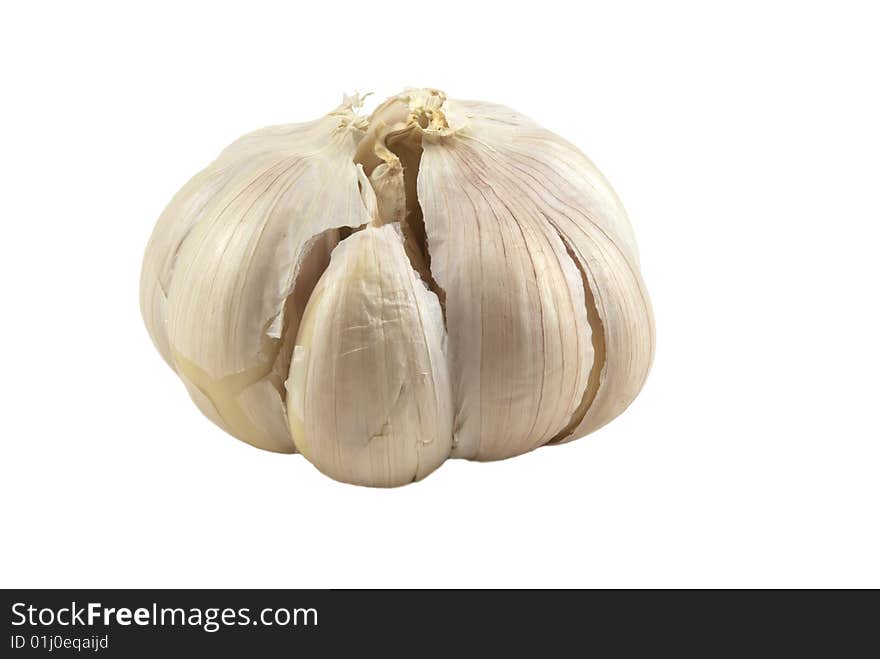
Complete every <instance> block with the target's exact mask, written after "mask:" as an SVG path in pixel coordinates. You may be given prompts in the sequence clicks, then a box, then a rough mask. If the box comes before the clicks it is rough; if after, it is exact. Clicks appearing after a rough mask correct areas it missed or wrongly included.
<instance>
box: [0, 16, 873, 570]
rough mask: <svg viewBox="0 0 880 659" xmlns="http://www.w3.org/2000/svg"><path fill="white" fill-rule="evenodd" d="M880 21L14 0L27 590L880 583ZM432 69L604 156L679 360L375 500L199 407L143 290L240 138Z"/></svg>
mask: <svg viewBox="0 0 880 659" xmlns="http://www.w3.org/2000/svg"><path fill="white" fill-rule="evenodd" d="M298 4H299V5H300V6H297V5H298ZM870 8H871V3H861V4H857V3H847V2H828V3H824V5H823V4H822V3H803V2H797V3H791V4H785V3H778V2H758V3H731V4H729V5H728V8H727V9H724V8H721V7H720V3H701V2H693V3H679V2H673V3H648V2H645V3H626V2H613V3H612V2H602V3H597V4H592V3H590V4H585V3H577V2H551V1H549V0H542V1H541V2H537V3H534V4H532V3H517V2H513V1H512V0H509V1H508V2H504V3H491V2H476V1H473V0H472V1H469V2H453V1H451V0H446V1H444V2H441V3H427V2H422V3H416V2H394V1H392V0H382V2H377V3H375V4H370V3H369V2H368V1H367V0H361V1H359V2H357V3H353V2H349V3H344V2H340V1H339V0H337V1H335V2H314V3H311V2H310V3H295V2H279V3H271V4H270V3H262V2H240V3H237V4H236V5H234V6H233V5H223V4H218V3H216V2H211V3H204V4H194V3H183V2H174V3H169V4H167V5H165V4H161V3H156V2H151V3H142V4H141V5H140V7H135V6H134V5H133V4H132V5H129V4H128V3H106V4H96V3H84V2H77V3H60V2H59V3H57V4H46V3H40V2H34V3H15V4H13V3H7V4H5V5H3V9H0V14H2V15H0V66H2V78H0V85H2V94H3V100H2V105H0V117H2V122H0V131H2V145H0V167H2V172H0V174H2V177H0V180H2V194H0V221H2V227H3V232H2V234H0V235H2V239H0V274H2V278H0V281H2V305H3V309H4V310H5V311H4V312H3V314H2V315H3V322H2V324H0V332H2V378H0V383H2V384H0V386H2V401H3V404H2V426H0V436H2V458H0V511H2V520H0V522H2V541H0V559H2V560H0V585H2V586H5V587H13V586H18V587H28V586H43V587H48V586H95V587H97V586H107V587H123V586H152V587H162V586H168V587H175V586H178V587H185V586H186V587H189V586H193V587H194V586H216V587H221V586H252V587H300V586H302V587H341V586H352V587H360V586H697V587H704V586H734V587H739V586H771V587H773V586H874V587H877V586H880V560H878V556H880V532H878V518H880V515H878V502H880V482H878V468H880V446H878V440H880V429H878V420H877V419H878V392H880V386H878V377H877V373H878V368H880V363H878V362H880V359H878V347H877V346H878V341H880V336H878V330H880V327H878V312H877V306H878V293H877V288H878V283H880V277H878V265H877V253H878V237H880V231H878V221H880V155H878V154H880V128H878V125H880V84H878V75H880V74H878V63H880V46H878V43H880V40H878V36H877V31H878V16H877V15H876V14H874V13H872V11H871V9H870ZM406 86H434V87H439V88H441V89H444V90H445V91H447V92H448V93H449V94H450V95H451V96H453V97H458V98H476V99H482V100H489V101H494V102H499V103H503V104H506V105H509V106H511V107H514V108H516V109H518V110H519V111H521V112H523V113H525V114H527V115H530V116H532V117H533V118H535V119H536V120H538V121H539V122H541V123H543V124H544V125H545V126H546V127H548V128H550V129H551V130H554V131H556V132H558V133H560V134H562V135H563V136H565V137H566V138H568V139H569V140H571V141H572V142H574V143H575V144H578V145H579V146H580V147H581V148H582V149H583V150H584V151H585V152H586V153H588V154H589V155H590V157H591V158H592V159H593V160H594V161H595V162H596V163H597V164H598V165H599V167H600V168H601V169H602V170H603V171H604V172H605V174H606V175H607V176H608V177H609V179H610V180H611V182H612V183H613V185H614V186H615V187H616V189H617V191H618V192H619V194H620V196H621V198H622V199H623V201H624V203H625V204H626V206H627V208H628V210H629V213H630V216H631V218H632V222H633V224H634V227H635V230H636V234H637V237H638V239H639V244H640V248H641V253H642V267H643V274H644V277H645V280H646V282H647V285H648V288H649V291H650V293H651V295H652V299H653V303H654V306H655V312H656V320H657V330H658V334H657V356H656V360H655V363H654V368H653V371H652V373H651V376H650V378H649V380H648V383H647V385H646V387H645V389H644V391H643V392H642V394H641V396H640V397H639V398H638V399H637V401H636V402H635V403H634V404H633V405H632V407H631V408H630V409H629V410H628V411H627V412H626V413H625V414H624V415H623V416H622V417H620V418H619V419H618V420H616V421H615V422H614V423H612V424H611V425H610V426H607V427H606V428H604V429H602V430H601V431H599V432H598V433H596V434H595V435H593V436H591V437H590V438H588V439H584V440H581V441H579V442H575V443H572V444H568V445H566V446H563V447H557V448H548V449H543V450H539V451H536V452H534V453H532V454H529V455H526V456H523V457H520V458H517V459H513V460H507V461H504V462H497V463H491V464H479V463H468V462H463V461H450V462H448V463H447V464H445V465H444V466H443V467H442V468H441V469H440V470H439V471H437V472H436V473H435V474H434V475H432V476H431V477H429V478H428V479H427V480H425V481H423V482H421V483H419V484H416V485H413V486H408V487H405V488H401V489H396V490H371V489H366V488H359V487H353V486H348V485H342V484H339V483H336V482H334V481H332V480H330V479H328V478H326V477H324V476H322V475H321V474H319V473H318V472H317V471H316V470H315V469H314V468H312V467H311V466H310V465H309V464H308V463H307V462H306V461H305V460H304V459H303V458H302V457H299V456H281V455H275V454H271V453H267V452H262V451H259V450H256V449H253V448H251V447H249V446H247V445H245V444H243V443H241V442H238V441H236V440H234V439H232V438H230V437H228V436H226V435H224V434H223V433H222V432H221V431H220V430H218V429H217V428H215V427H214V426H213V425H212V424H211V423H210V422H208V421H207V420H206V419H204V418H202V416H201V415H200V414H199V412H198V411H197V409H196V408H195V406H194V405H193V404H192V403H190V401H189V399H188V396H187V395H186V392H185V390H184V388H183V386H182V385H181V384H180V383H179V381H178V380H177V379H176V377H175V376H174V374H173V373H172V372H171V370H170V369H168V367H167V366H165V364H164V363H163V361H162V360H161V358H160V357H159V355H158V354H157V353H156V351H155V350H154V348H153V346H152V344H151V342H150V340H149V338H148V336H147V333H146V331H145V330H144V328H143V325H142V322H141V319H140V316H139V311H138V293H137V288H138V277H139V269H140V261H141V257H142V253H143V248H144V246H145V245H146V241H147V238H148V236H149V234H150V232H151V230H152V227H153V223H154V222H155V220H156V218H157V217H158V215H159V213H160V212H161V210H162V208H163V207H164V205H165V204H166V203H167V201H168V200H169V199H170V198H171V196H172V194H173V193H174V192H175V191H176V190H177V189H178V188H179V187H180V186H181V185H182V184H183V183H184V182H185V181H186V180H187V179H188V178H189V177H190V176H191V175H192V174H193V173H195V172H196V171H197V170H198V169H200V168H201V167H203V166H204V165H206V164H207V163H208V162H209V161H210V160H211V159H212V158H213V157H214V156H215V155H216V154H217V153H218V152H219V150H220V149H221V148H222V147H224V146H225V145H226V144H228V143H229V142H231V141H232V140H233V139H235V138H236V137H238V136H239V135H240V134H242V133H244V132H246V131H249V130H251V129H254V128H258V127H260V126H263V125H267V124H273V123H283V122H291V121H304V120H309V119H313V118H316V117H317V116H320V115H321V114H323V113H325V112H327V111H329V110H331V109H332V108H334V107H335V106H336V105H337V104H338V102H339V101H340V99H341V96H342V93H343V92H351V91H353V90H361V91H363V90H374V91H375V92H377V94H378V95H379V96H382V97H384V96H387V95H390V94H393V93H396V92H398V91H400V90H401V89H402V88H404V87H406Z"/></svg>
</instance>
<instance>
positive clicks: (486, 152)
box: [141, 89, 654, 486]
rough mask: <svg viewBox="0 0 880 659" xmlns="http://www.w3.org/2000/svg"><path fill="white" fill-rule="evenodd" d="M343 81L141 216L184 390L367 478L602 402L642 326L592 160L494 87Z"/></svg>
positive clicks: (589, 411) (638, 342)
mask: <svg viewBox="0 0 880 659" xmlns="http://www.w3.org/2000/svg"><path fill="white" fill-rule="evenodd" d="M358 102H359V99H346V102H345V103H344V104H343V105H342V106H340V108H337V110H335V111H334V112H332V113H330V114H329V115H327V116H326V117H324V118H323V119H320V120H318V121H314V122H310V123H308V124H296V125H290V126H280V127H274V128H268V129H264V130H261V131H257V132H255V133H252V134H250V135H247V136H245V137H243V138H241V139H240V140H238V141H236V142H235V143H233V145H231V146H230V147H228V148H227V149H226V150H225V151H224V152H223V153H222V154H221V155H220V157H219V158H218V159H217V160H216V161H215V162H214V163H212V164H211V165H209V167H208V168H206V169H205V170H204V171H203V172H201V173H200V174H198V175H197V176H196V177H195V178H193V180H192V181H190V182H189V183H188V184H187V185H186V186H184V188H183V189H182V190H181V191H180V192H179V193H178V195H177V196H176V197H175V198H174V199H173V200H172V202H171V203H170V204H169V206H168V208H167V209H166V211H165V212H164V213H163V215H162V217H161V218H160V220H159V223H158V224H157V227H156V229H155V231H154V233H153V237H152V238H151V240H150V244H149V246H148V248H147V253H146V256H145V260H144V268H143V273H142V280H141V308H142V312H143V315H144V319H145V321H146V324H147V328H148V330H149V331H150V334H151V336H152V337H153V341H154V343H155V344H156V346H157V348H158V349H159V351H160V352H161V353H162V355H163V357H164V358H165V360H166V361H167V362H168V363H169V364H170V365H171V366H172V367H173V368H174V369H175V370H176V371H177V372H178V374H179V375H180V376H181V378H182V379H183V380H184V382H185V384H186V386H187V388H188V390H189V391H190V394H191V396H192V398H193V400H194V401H195V402H196V403H197V405H198V406H199V407H200V409H202V411H203V412H204V413H205V414H206V415H207V416H208V417H209V418H211V419H212V420H213V421H214V422H215V423H217V424H218V425H220V426H221V427H223V428H224V429H226V430H227V431H228V432H230V433H231V434H233V435H235V436H236V437H239V438H240V439H243V440H244V441H247V442H249V443H252V444H254V445H255V446H259V447H261V448H266V449H270V450H274V451H281V452H294V451H296V450H299V451H300V452H302V453H303V455H304V456H305V457H306V458H307V459H309V460H310V461H311V462H313V463H314V464H315V465H316V466H317V467H318V468H319V469H321V471H323V472H324V473H327V474H328V475H330V476H332V477H333V478H336V479H338V480H342V481H346V482H351V483H357V484H362V485H373V486H394V485H401V484H404V483H408V482H411V481H413V480H418V479H420V478H422V477H424V476H425V475H427V474H428V473H430V472H431V471H433V470H434V469H436V468H437V467H438V466H439V465H440V464H442V462H443V461H444V460H445V459H446V458H447V457H462V458H468V459H476V460H495V459H502V458H507V457H511V456H515V455H518V454H521V453H524V452H527V451H530V450H533V449H535V448H537V447H539V446H542V445H546V444H550V443H559V442H565V441H569V440H571V439H575V438H577V437H580V436H583V435H585V434H587V433H589V432H592V431H593V430H595V429H597V428H599V427H600V426H602V425H604V424H605V423H607V422H608V421H610V420H611V419H613V418H614V417H615V416H617V415H618V414H620V413H621V412H622V411H623V410H624V409H625V408H626V407H627V406H628V405H629V403H630V402H631V401H632V400H633V399H634V398H635V396H636V395H637V394H638V392H639V390H640V389H641V387H642V385H643V383H644V381H645V378H646V376H647V373H648V370H649V369H650V365H651V361H652V358H653V349H654V326H653V317H652V313H651V307H650V303H649V301H648V296H647V293H646V290H645V287H644V283H643V282H642V279H641V275H640V273H639V260H638V253H637V248H636V244H635V238H634V235H633V232H632V228H631V226H630V223H629V220H628V219H627V216H626V213H625V211H624V209H623V207H622V205H621V203H620V201H619V199H618V198H617V196H616V195H615V193H614V192H613V190H612V189H611V187H610V185H608V183H607V181H606V180H605V179H604V177H603V176H602V175H601V174H600V173H599V171H598V170H597V169H596V168H595V166H594V165H593V164H592V163H591V162H590V161H589V160H588V159H587V158H586V156H584V155H583V154H582V153H580V151H578V150H577V149H576V148H575V147H574V146H572V145H571V144H570V143H568V142H566V141H565V140H563V139H561V138H559V137H558V136H556V135H554V134H553V133H550V132H549V131H547V130H544V129H542V128H541V127H540V126H538V125H537V124H535V123H534V122H533V121H532V120H530V119H527V118H525V117H523V116H522V115H520V114H518V113H516V112H514V111H512V110H510V109H508V108H505V107H502V106H498V105H493V104H489V103H483V102H474V101H455V100H452V99H448V98H447V97H446V96H445V94H443V93H442V92H439V91H437V90H432V89H420V90H409V91H406V92H404V93H402V94H400V95H398V96H395V97H392V98H390V99H389V100H387V101H386V102H384V103H383V104H381V105H380V106H379V107H378V108H377V110H376V111H375V112H374V113H373V114H372V115H371V116H370V117H369V118H363V117H360V116H358V115H357V113H356V109H357V106H358Z"/></svg>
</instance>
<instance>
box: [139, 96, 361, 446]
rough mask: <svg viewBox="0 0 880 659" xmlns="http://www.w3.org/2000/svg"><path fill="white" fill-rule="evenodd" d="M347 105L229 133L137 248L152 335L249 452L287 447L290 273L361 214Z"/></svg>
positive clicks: (300, 270)
mask: <svg viewBox="0 0 880 659" xmlns="http://www.w3.org/2000/svg"><path fill="white" fill-rule="evenodd" d="M355 104H356V101H348V102H347V103H346V104H344V105H343V106H341V107H340V108H339V109H337V110H336V111H334V112H332V113H330V114H329V115H327V116H326V117H324V118H323V119H320V120H318V121H314V122H310V123H307V124H294V125H288V126H275V127H271V128H267V129H263V130H260V131H256V132H255V133H251V134H249V135H246V136H244V137H242V138H241V139H239V140H237V141H236V142H235V143H233V144H232V145H230V146H229V147H228V148H227V149H226V150H224V151H223V152H222V153H221V154H220V156H219V157H218V159H217V160H216V161H215V162H214V163H212V164H211V165H209V166H208V168H207V169H206V170H205V171H204V172H203V173H202V174H200V175H198V176H197V177H196V178H195V179H194V180H193V181H192V182H191V183H190V184H189V185H188V186H187V187H186V188H184V190H183V191H182V192H181V193H180V194H179V195H178V197H176V198H175V200H174V201H172V204H171V205H170V206H169V208H168V209H167V210H166V212H165V214H164V215H163V218H162V219H161V220H160V224H159V226H157V229H156V231H155V232H154V239H153V240H151V243H150V245H149V247H148V249H147V255H146V257H145V264H144V269H143V274H142V291H143V293H142V308H144V309H145V313H144V316H145V318H146V319H147V327H148V329H149V330H150V333H151V335H152V336H153V340H154V342H155V343H156V344H157V346H158V347H159V349H160V351H161V352H163V356H165V358H166V361H170V362H171V363H172V365H173V366H174V367H175V369H176V370H177V372H178V374H179V375H180V376H181V377H182V378H183V379H184V380H185V381H186V382H187V384H188V388H189V389H191V390H192V389H193V388H195V389H197V390H198V391H199V392H200V398H207V400H208V401H210V403H211V405H212V407H213V408H214V409H215V410H216V415H214V416H215V418H216V417H219V418H220V419H221V421H222V424H221V425H222V427H223V428H224V429H226V430H227V431H228V432H230V433H231V434H233V435H235V436H236V437H238V438H239V439H242V440H244V441H246V442H249V443H251V444H254V445H255V446H258V447H260V448H265V449H268V450H273V451H280V452H292V451H294V446H293V443H292V441H291V439H290V433H289V430H288V428H287V424H286V418H285V416H286V415H285V411H284V401H283V397H284V391H283V379H284V377H286V374H285V376H280V375H279V374H278V368H277V366H276V361H277V360H278V359H279V356H280V355H282V354H283V353H284V347H285V339H286V338H287V342H288V343H289V342H290V341H292V338H288V337H287V336H286V330H287V333H288V334H289V327H287V328H286V327H285V320H287V321H288V323H287V324H288V325H289V324H290V323H291V321H293V320H295V319H297V318H298V316H297V315H296V314H285V307H286V305H287V304H288V302H289V298H290V297H291V295H292V294H293V293H294V291H295V288H296V285H297V281H298V278H299V277H301V276H302V277H304V278H306V279H308V278H309V277H311V278H312V281H316V280H317V276H318V275H319V274H320V270H321V269H322V266H321V264H320V263H317V264H312V265H306V266H304V262H307V261H308V260H309V255H310V250H311V249H312V248H313V247H314V243H315V241H316V240H329V241H330V242H331V243H332V244H335V242H337V241H338V236H334V235H333V231H334V230H336V229H338V228H340V227H357V226H361V225H363V224H365V223H366V222H369V221H370V220H371V219H372V214H371V213H370V211H369V210H368V209H367V208H366V206H365V204H364V199H363V197H362V195H361V186H359V180H360V178H361V176H362V175H361V174H359V170H358V167H357V166H356V165H355V164H354V162H353V156H354V153H355V150H356V148H357V143H358V141H359V140H360V138H361V136H362V134H363V123H362V120H360V119H358V118H357V117H356V115H355V114H354V111H353V106H354V105H355ZM317 260H318V261H320V259H317ZM326 260H327V259H326V255H325V259H324V261H325V263H324V264H326ZM310 269H311V271H310ZM308 292H309V291H307V290H303V292H302V294H303V296H304V297H306V298H307V297H308ZM290 303H291V304H294V302H293V301H292V300H290ZM303 306H304V305H303ZM163 315H164V316H163ZM163 317H164V322H163ZM295 329H296V328H294V334H293V336H295ZM287 352H288V354H289V352H290V346H289V345H288V346H287ZM197 402H198V401H197ZM200 407H201V408H202V409H205V407H206V406H205V401H204V400H202V401H201V403H200Z"/></svg>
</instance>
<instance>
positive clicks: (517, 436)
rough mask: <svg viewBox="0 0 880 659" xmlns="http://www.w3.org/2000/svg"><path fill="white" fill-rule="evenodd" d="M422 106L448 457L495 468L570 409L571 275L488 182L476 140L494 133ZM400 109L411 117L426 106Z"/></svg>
mask: <svg viewBox="0 0 880 659" xmlns="http://www.w3.org/2000/svg"><path fill="white" fill-rule="evenodd" d="M434 99H436V96H432V97H430V98H429V99H428V104H430V103H431V102H434V103H435V106H434V107H433V108H432V110H431V113H430V117H428V118H427V119H426V120H423V121H421V122H419V125H420V126H421V124H423V123H424V124H426V127H425V128H424V129H423V138H422V149H423V153H422V157H421V162H420V165H419V175H418V200H419V202H420V205H421V209H422V212H423V215H424V224H425V228H426V232H427V246H428V251H429V253H430V263H431V271H432V274H433V276H434V278H435V280H436V282H437V284H438V285H439V286H440V287H441V288H442V289H443V291H445V294H446V298H445V301H446V319H447V326H448V332H449V350H450V360H451V368H450V370H451V372H452V374H453V375H452V377H453V391H454V396H455V409H456V422H455V427H456V447H455V450H454V453H453V455H455V456H456V457H465V458H472V459H478V460H493V459H502V458H507V457H511V456H514V455H518V454H521V453H525V452H527V451H530V450H532V449H535V448H537V447H538V446H541V445H543V444H545V443H547V442H548V441H550V440H552V439H553V438H554V437H555V436H556V435H557V434H558V433H559V432H560V431H561V430H563V429H564V428H565V427H566V426H567V424H568V423H569V422H570V419H571V417H572V415H573V414H574V413H575V412H576V410H577V409H578V406H579V405H580V403H581V401H582V398H583V392H584V390H585V388H586V386H587V381H588V378H589V374H590V369H591V366H592V362H593V347H592V344H591V341H590V335H591V328H590V324H589V321H588V318H587V309H586V303H585V298H584V290H583V284H582V278H581V274H580V272H579V270H578V268H577V266H576V264H575V263H574V262H573V260H572V259H571V257H570V256H569V254H568V251H567V249H566V246H565V244H564V243H563V241H562V240H561V238H560V236H559V234H558V232H557V231H555V230H554V228H553V227H552V225H551V224H550V223H548V222H547V220H546V218H545V217H544V215H543V212H542V208H541V207H540V206H539V205H538V204H536V203H534V200H533V199H532V198H531V197H530V196H529V195H528V194H527V190H526V189H525V188H524V187H523V186H522V185H521V184H520V182H519V181H516V180H511V179H509V178H505V177H502V176H498V175H496V173H495V171H494V170H495V169H497V168H498V166H499V165H498V163H497V162H496V161H495V152H494V149H493V147H492V145H491V143H484V142H483V141H482V140H483V139H484V138H488V139H493V138H497V137H498V136H495V135H493V134H492V133H491V131H486V130H483V131H481V132H479V133H477V132H476V130H474V131H469V130H468V128H467V124H465V125H456V124H455V123H452V122H450V121H449V120H448V118H447V117H446V116H445V114H444V111H443V109H444V108H446V107H448V105H447V104H445V103H444V104H443V105H442V106H439V107H437V106H436V101H434ZM410 104H411V108H412V109H413V113H414V114H415V115H416V116H418V113H419V112H420V111H422V109H423V108H425V107H426V106H427V104H425V98H424V97H419V96H417V95H416V96H414V97H411V98H410ZM504 125H506V124H504ZM432 126H436V128H432ZM477 128H481V129H482V128H483V127H482V126H478V127H477ZM511 132H512V131H511ZM504 138H505V139H506V138H507V136H504Z"/></svg>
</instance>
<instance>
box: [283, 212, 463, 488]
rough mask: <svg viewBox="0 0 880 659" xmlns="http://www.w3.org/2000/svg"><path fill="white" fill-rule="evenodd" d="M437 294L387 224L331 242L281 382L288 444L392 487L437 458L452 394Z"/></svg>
mask: <svg viewBox="0 0 880 659" xmlns="http://www.w3.org/2000/svg"><path fill="white" fill-rule="evenodd" d="M444 343H445V331H444V328H443V318H442V312H441V309H440V304H439V302H438V300H437V297H436V296H435V295H434V294H433V293H432V292H430V291H429V290H428V289H427V288H426V287H425V285H424V284H423V283H422V281H421V279H420V278H419V275H418V274H417V273H416V272H415V271H414V269H413V267H412V265H411V264H410V262H409V260H408V258H407V256H406V252H405V250H404V247H403V236H402V234H401V231H400V228H399V227H398V226H397V225H396V224H386V225H384V226H381V227H376V226H371V227H368V228H366V229H364V230H362V231H359V232H357V233H355V234H353V235H352V236H350V237H349V238H347V239H345V240H343V241H342V242H341V243H340V244H339V245H338V246H337V247H336V249H335V250H334V252H333V255H332V258H331V261H330V266H329V267H328V268H327V270H326V271H325V272H324V274H323V275H322V277H321V279H320V281H319V282H318V285H317V286H316V288H315V290H314V291H313V293H312V297H311V299H310V300H309V303H308V305H307V307H306V311H305V314H304V316H303V320H302V323H301V325H300V329H299V334H298V337H297V342H296V347H295V351H294V356H293V360H292V363H291V368H290V378H289V380H288V381H287V390H288V405H287V410H288V416H289V421H290V426H291V430H292V435H293V439H294V442H295V444H296V447H297V449H298V450H299V451H300V452H301V453H302V454H303V455H304V456H305V457H306V458H307V459H308V460H309V461H311V462H312V463H313V464H314V465H315V466H317V467H318V469H320V470H321V471H322V472H324V473H326V474H328V475H329V476H331V477H333V478H335V479H337V480H341V481H345V482H348V483H356V484H359V485H372V486H397V485H403V484H405V483H409V482H412V481H414V480H419V479H421V478H423V477H424V476H426V475H427V474H429V473H430V472H432V471H433V470H434V469H436V468H437V467H439V466H440V464H441V463H442V462H443V461H444V460H445V459H446V458H447V457H448V455H449V452H450V449H451V446H452V416H453V414H452V401H451V390H450V383H449V375H448V371H447V362H446V355H445V352H444Z"/></svg>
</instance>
